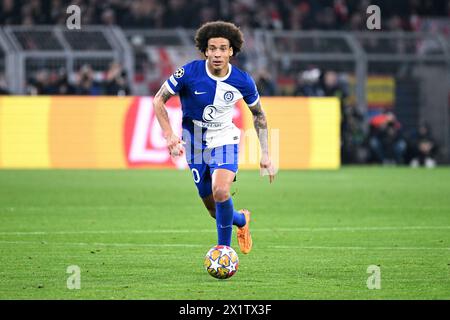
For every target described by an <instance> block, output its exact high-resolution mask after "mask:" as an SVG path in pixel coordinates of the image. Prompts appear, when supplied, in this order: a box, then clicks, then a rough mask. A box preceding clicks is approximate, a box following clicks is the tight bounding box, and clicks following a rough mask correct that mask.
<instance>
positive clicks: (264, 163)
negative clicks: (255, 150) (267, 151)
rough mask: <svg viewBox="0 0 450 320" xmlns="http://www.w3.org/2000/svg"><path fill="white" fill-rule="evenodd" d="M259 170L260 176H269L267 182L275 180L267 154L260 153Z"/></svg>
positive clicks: (273, 170)
mask: <svg viewBox="0 0 450 320" xmlns="http://www.w3.org/2000/svg"><path fill="white" fill-rule="evenodd" d="M259 166H260V168H261V169H260V172H261V175H262V176H266V175H268V176H269V182H270V183H272V182H273V181H274V180H275V169H274V167H273V165H272V161H271V160H270V157H269V156H268V155H262V156H261V161H260V162H259Z"/></svg>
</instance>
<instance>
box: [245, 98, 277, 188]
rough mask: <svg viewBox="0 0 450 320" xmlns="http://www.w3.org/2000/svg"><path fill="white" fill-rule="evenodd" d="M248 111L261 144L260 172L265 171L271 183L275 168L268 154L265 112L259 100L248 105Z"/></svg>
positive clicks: (273, 178)
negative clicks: (252, 104) (250, 113)
mask: <svg viewBox="0 0 450 320" xmlns="http://www.w3.org/2000/svg"><path fill="white" fill-rule="evenodd" d="M250 111H251V112H252V114H253V125H254V126H255V130H256V134H257V135H258V139H259V144H260V145H261V160H260V163H259V165H260V168H261V173H262V174H263V173H264V171H265V172H267V173H268V175H269V182H270V183H272V181H274V180H275V170H274V167H273V165H272V161H271V160H270V156H269V138H268V129H267V118H266V114H265V113H264V110H263V108H262V106H261V102H260V101H258V102H257V103H256V104H255V105H254V106H252V107H250Z"/></svg>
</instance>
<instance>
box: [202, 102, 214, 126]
mask: <svg viewBox="0 0 450 320" xmlns="http://www.w3.org/2000/svg"><path fill="white" fill-rule="evenodd" d="M216 113H217V109H216V107H214V106H213V105H209V106H207V107H206V108H205V109H204V110H203V121H205V122H211V121H213V120H214V118H215V117H216Z"/></svg>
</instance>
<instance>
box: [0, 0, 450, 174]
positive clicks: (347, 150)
mask: <svg viewBox="0 0 450 320" xmlns="http://www.w3.org/2000/svg"><path fill="white" fill-rule="evenodd" d="M371 4H376V5H378V6H380V8H381V11H382V18H383V23H382V28H383V30H391V31H401V30H405V31H409V30H418V29H419V28H420V26H421V19H422V18H424V17H427V16H433V17H450V1H446V0H397V1H381V0H371V1H368V0H320V1H316V0H280V1H270V0H220V1H217V0H189V1H188V0H71V1H68V0H0V25H2V26H5V25H25V26H33V25H39V24H50V25H54V24H65V23H66V19H67V17H68V14H67V12H66V10H67V7H68V6H69V5H78V6H79V7H80V8H81V20H82V21H81V22H82V24H85V25H87V24H94V25H96V24H103V25H119V26H121V27H123V28H130V29H133V28H177V27H182V28H191V29H195V28H197V27H198V26H200V25H201V24H202V23H204V22H207V21H211V20H216V19H222V20H227V21H232V22H234V23H236V24H237V25H239V26H240V27H241V28H243V29H254V28H262V29H270V30H316V29H318V30H348V31H360V30H365V29H366V25H365V21H366V18H367V14H366V8H367V7H368V6H369V5H371ZM448 32H449V33H450V30H448ZM246 58H248V57H246V55H245V54H244V55H241V56H240V57H239V59H240V60H239V61H237V63H238V65H239V66H241V67H242V66H243V65H244V64H245V61H244V60H245V59H246ZM294 77H295V78H296V79H295V84H294V86H293V88H292V91H290V92H287V93H286V92H284V91H283V89H282V88H281V87H280V85H279V81H278V79H274V78H273V76H272V74H271V73H270V72H269V71H267V70H264V69H262V70H256V72H255V73H254V78H255V81H256V84H257V87H258V90H259V92H260V94H261V95H262V96H275V95H284V94H289V95H295V96H315V97H324V96H336V97H338V98H339V99H340V101H341V109H342V110H341V111H342V123H341V141H342V145H341V155H342V161H343V163H367V162H373V163H382V164H410V165H411V166H419V165H424V166H427V167H433V166H434V165H435V164H436V160H435V158H436V155H437V152H438V150H439V149H438V145H437V143H436V141H435V139H434V138H433V136H432V133H431V129H430V128H429V126H428V125H427V124H425V123H421V124H420V125H419V127H418V128H417V129H416V130H415V131H414V132H406V133H405V132H403V130H402V125H401V124H400V122H399V121H398V120H397V118H396V116H395V114H394V113H393V112H392V111H391V110H386V112H384V113H381V114H379V115H377V116H376V117H373V118H372V119H371V120H370V122H369V130H368V131H367V130H366V129H365V123H366V122H367V119H366V116H367V115H364V114H362V113H361V112H360V111H359V110H358V109H357V108H355V106H354V105H352V104H350V103H349V102H348V100H349V99H348V97H349V95H350V93H349V92H350V88H349V81H348V75H346V74H342V73H337V72H335V71H333V70H320V69H318V68H317V67H314V66H311V68H310V69H308V70H304V71H303V72H301V73H299V74H298V75H294ZM129 80H130V79H128V77H127V74H126V72H125V70H124V68H123V67H122V66H121V65H120V64H118V63H116V62H114V63H111V65H110V67H109V69H108V70H106V71H102V72H99V71H98V70H93V69H92V67H91V66H90V65H88V64H86V65H83V66H81V67H80V68H79V69H78V70H77V71H76V72H75V73H74V74H67V72H66V71H65V70H64V69H60V70H58V71H55V70H46V69H42V70H39V71H37V72H36V73H34V74H30V75H28V79H27V86H26V94H29V95H128V94H131V90H130V87H129ZM158 84H159V81H158ZM1 94H10V92H9V90H8V86H7V79H6V77H5V75H4V74H1V73H0V95H1Z"/></svg>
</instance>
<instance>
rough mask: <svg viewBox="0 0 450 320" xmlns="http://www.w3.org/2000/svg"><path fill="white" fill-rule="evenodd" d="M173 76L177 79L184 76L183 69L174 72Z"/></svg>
mask: <svg viewBox="0 0 450 320" xmlns="http://www.w3.org/2000/svg"><path fill="white" fill-rule="evenodd" d="M173 75H174V76H175V78H177V79H179V78H181V77H182V76H184V68H183V67H181V68H178V69H177V71H175V73H174V74H173Z"/></svg>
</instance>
